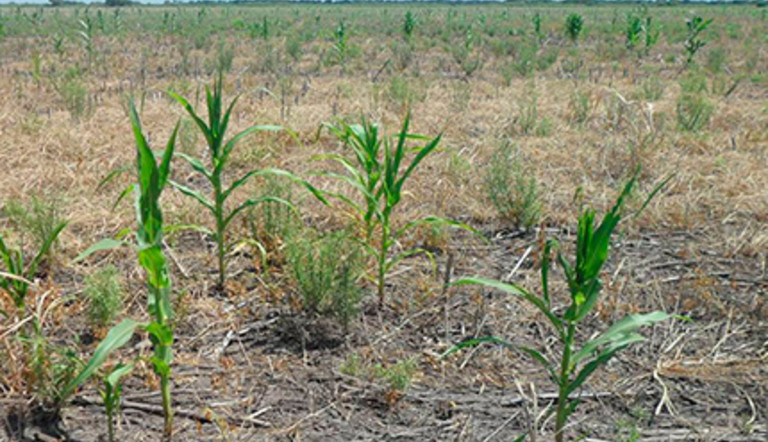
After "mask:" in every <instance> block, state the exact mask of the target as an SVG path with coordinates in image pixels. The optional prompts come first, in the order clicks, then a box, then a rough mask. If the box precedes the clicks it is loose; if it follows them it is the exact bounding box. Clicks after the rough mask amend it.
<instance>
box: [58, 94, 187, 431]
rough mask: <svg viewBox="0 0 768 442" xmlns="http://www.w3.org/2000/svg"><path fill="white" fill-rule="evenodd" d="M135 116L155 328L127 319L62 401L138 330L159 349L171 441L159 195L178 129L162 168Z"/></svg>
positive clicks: (141, 245)
mask: <svg viewBox="0 0 768 442" xmlns="http://www.w3.org/2000/svg"><path fill="white" fill-rule="evenodd" d="M130 116H131V123H132V126H133V133H134V136H135V138H136V150H137V160H136V165H137V170H138V180H137V181H138V183H137V184H136V185H135V186H134V193H135V195H136V221H137V222H138V229H137V230H136V246H137V247H136V248H137V250H138V259H139V264H140V265H141V266H142V267H143V268H144V271H145V272H146V274H147V285H148V294H147V310H148V312H149V314H150V316H151V322H149V323H141V322H137V321H134V320H132V319H124V320H123V321H122V322H120V323H119V324H118V325H116V326H114V327H113V328H112V329H110V330H109V332H108V333H107V336H106V337H105V338H104V340H103V341H101V342H100V343H99V345H98V346H97V347H96V350H95V351H94V353H93V356H92V357H91V359H90V360H89V361H88V364H86V366H85V368H84V369H83V371H81V372H80V374H79V375H78V376H77V377H76V378H75V379H74V380H73V381H72V382H70V383H69V384H68V385H67V387H66V388H65V389H64V391H63V392H62V395H61V400H64V399H65V398H67V397H68V396H69V395H70V394H72V393H73V392H74V390H75V389H76V388H77V387H78V386H80V385H81V384H82V383H83V382H85V381H86V380H87V379H88V378H90V377H91V376H92V375H93V374H94V373H95V372H96V371H97V370H98V369H99V367H101V365H102V364H103V363H104V361H106V359H107V357H108V356H109V354H110V353H112V352H113V351H115V350H117V349H118V348H120V347H122V346H123V345H125V344H126V343H127V342H128V341H129V340H130V338H131V336H133V333H134V332H135V331H136V330H137V329H143V330H145V331H147V332H148V333H149V336H150V340H151V341H152V345H153V347H154V355H153V356H152V357H151V358H150V361H151V363H152V367H153V369H154V371H155V374H156V375H157V376H158V377H159V378H160V390H161V397H162V403H163V416H164V427H163V435H164V439H165V440H170V439H171V436H172V434H173V407H172V405H171V361H172V345H173V330H172V328H171V319H172V317H173V312H172V309H171V279H170V276H169V274H168V263H167V261H166V258H165V254H164V253H163V242H162V241H163V214H162V210H161V207H160V195H161V194H162V191H163V188H164V187H165V185H166V184H167V182H168V180H169V175H170V169H171V158H172V157H173V150H174V146H175V144H176V134H177V133H178V129H179V125H178V124H177V125H176V128H175V129H174V130H173V133H172V134H171V137H170V139H169V140H168V144H167V145H166V148H165V151H164V152H163V153H162V159H161V162H160V165H159V166H158V164H157V161H156V159H155V153H154V152H152V150H151V149H150V147H149V144H148V143H147V139H146V137H145V136H144V133H143V132H142V129H141V122H140V120H139V116H138V114H137V113H136V108H135V107H134V105H133V103H131V104H130ZM120 244H122V242H121V241H115V240H106V241H102V242H100V243H99V244H96V245H95V246H93V247H91V248H90V249H89V250H87V251H86V252H84V254H82V255H81V256H83V255H87V254H90V253H93V252H95V251H97V250H103V249H107V248H112V247H115V246H117V245H120Z"/></svg>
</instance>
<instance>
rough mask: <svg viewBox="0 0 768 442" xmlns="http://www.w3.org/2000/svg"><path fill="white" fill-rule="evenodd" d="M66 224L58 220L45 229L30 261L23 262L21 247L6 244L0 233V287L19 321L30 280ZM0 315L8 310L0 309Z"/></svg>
mask: <svg viewBox="0 0 768 442" xmlns="http://www.w3.org/2000/svg"><path fill="white" fill-rule="evenodd" d="M66 226H67V222H66V221H59V222H58V223H57V224H55V225H53V226H52V227H53V228H52V229H51V230H49V231H46V234H45V236H44V237H41V238H40V240H41V244H40V246H39V247H40V248H39V249H38V250H37V253H36V254H35V255H34V257H33V258H32V260H31V261H28V262H25V260H24V252H23V251H22V250H21V249H14V248H11V247H9V246H7V245H6V243H5V240H4V239H3V236H2V235H0V259H2V262H3V264H4V267H5V268H4V269H3V271H2V273H0V289H2V291H3V292H4V293H5V294H7V295H8V296H9V297H10V298H11V301H13V305H14V307H15V308H16V318H17V319H18V320H19V321H21V320H22V319H24V316H25V315H26V311H27V307H26V306H27V295H28V294H29V286H30V285H32V282H31V280H33V279H35V274H36V272H37V269H38V267H39V266H40V263H41V262H42V261H43V260H44V259H45V257H46V256H47V255H48V252H49V251H50V250H51V247H53V245H54V244H55V243H56V240H57V239H58V237H59V234H61V231H62V230H64V228H65V227H66ZM0 315H2V316H6V317H7V316H9V314H8V312H6V311H3V310H2V309H0Z"/></svg>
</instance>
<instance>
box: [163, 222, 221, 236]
mask: <svg viewBox="0 0 768 442" xmlns="http://www.w3.org/2000/svg"><path fill="white" fill-rule="evenodd" d="M186 230H193V231H196V232H200V233H203V234H205V235H208V236H213V235H214V232H213V231H212V230H211V229H209V228H207V227H204V226H199V225H197V224H171V225H167V226H163V234H165V235H173V234H174V233H176V232H183V231H186Z"/></svg>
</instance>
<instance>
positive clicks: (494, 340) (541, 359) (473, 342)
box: [440, 336, 557, 380]
mask: <svg viewBox="0 0 768 442" xmlns="http://www.w3.org/2000/svg"><path fill="white" fill-rule="evenodd" d="M484 343H491V344H497V345H501V346H502V347H504V348H506V349H508V350H516V351H521V352H523V353H525V354H527V355H528V356H530V357H532V358H533V359H535V360H536V361H537V362H538V363H540V364H541V366H542V367H544V369H546V370H547V372H548V373H549V375H550V376H551V377H552V379H553V380H556V379H557V377H556V376H555V371H554V368H553V367H552V364H550V362H549V361H548V360H547V358H546V357H545V356H544V355H542V354H541V353H540V352H538V351H536V350H534V349H532V348H530V347H526V346H522V345H516V344H513V343H511V342H509V341H506V340H504V339H502V338H499V337H496V336H484V337H481V338H472V339H468V340H466V341H463V342H461V343H459V344H456V345H454V346H453V347H451V348H449V349H448V350H446V352H445V353H443V354H442V355H441V356H440V357H441V358H445V357H447V356H449V355H451V354H453V353H455V352H457V351H459V350H461V349H463V348H466V347H474V346H477V345H480V344H484Z"/></svg>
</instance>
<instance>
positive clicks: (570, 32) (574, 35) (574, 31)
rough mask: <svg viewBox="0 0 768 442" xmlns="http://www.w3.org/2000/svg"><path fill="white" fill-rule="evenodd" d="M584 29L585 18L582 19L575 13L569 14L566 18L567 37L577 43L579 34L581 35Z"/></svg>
mask: <svg viewBox="0 0 768 442" xmlns="http://www.w3.org/2000/svg"><path fill="white" fill-rule="evenodd" d="M582 29H584V18H582V16H581V15H579V14H576V13H574V14H569V15H568V17H566V19H565V35H567V36H568V38H570V39H571V41H572V42H574V43H576V40H578V39H579V34H581V31H582Z"/></svg>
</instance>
